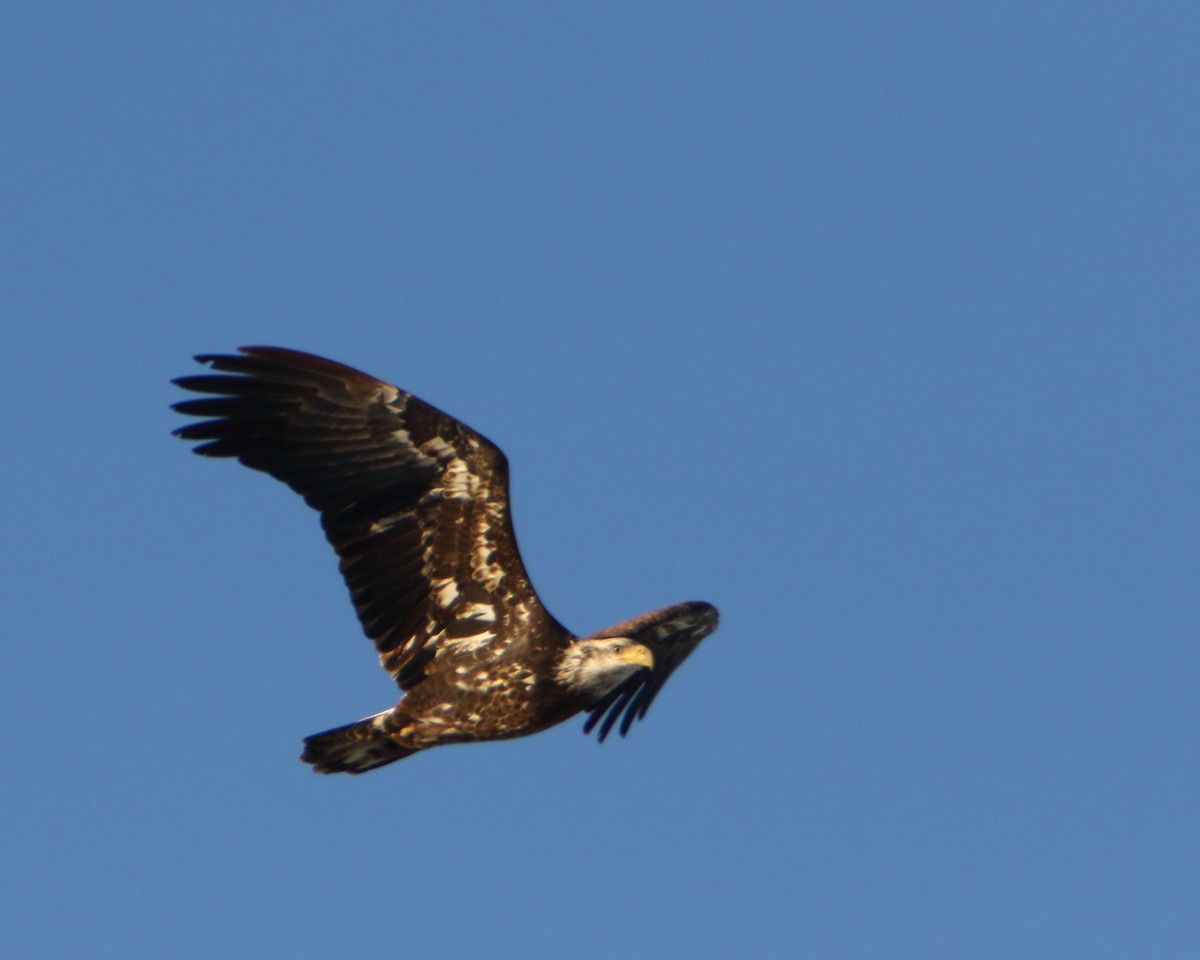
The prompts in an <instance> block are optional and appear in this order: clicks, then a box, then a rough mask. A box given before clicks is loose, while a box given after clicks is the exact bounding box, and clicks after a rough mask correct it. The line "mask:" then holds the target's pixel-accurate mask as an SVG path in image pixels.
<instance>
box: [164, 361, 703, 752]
mask: <svg viewBox="0 0 1200 960" xmlns="http://www.w3.org/2000/svg"><path fill="white" fill-rule="evenodd" d="M239 353H240V354H241V355H240V356H238V355H233V354H206V355H202V356H198V357H196V360H197V361H199V362H200V363H202V364H205V365H207V366H209V367H210V368H211V369H212V370H214V371H217V372H216V373H212V374H205V375H198V376H191V377H181V378H180V379H178V380H176V381H174V382H175V383H176V384H178V385H179V386H181V387H183V388H184V389H185V390H190V391H193V392H196V393H202V394H207V395H208V396H206V397H204V398H202V399H195V400H185V401H183V402H181V403H177V404H175V405H174V409H176V410H178V411H179V412H180V413H185V414H189V415H193V416H200V417H204V418H206V419H204V420H203V421H201V422H198V423H192V424H189V425H188V426H185V427H180V428H179V429H178V430H176V431H175V434H176V435H177V436H180V437H182V438H183V439H185V440H193V441H200V442H199V444H198V445H197V446H196V448H195V452H196V453H198V454H201V455H203V456H208V457H234V458H236V459H237V460H239V461H241V462H242V463H244V464H245V465H246V466H248V467H251V468H253V469H255V470H262V471H264V472H266V473H269V474H270V475H271V476H273V477H275V478H276V479H277V480H281V481H283V482H284V483H286V484H287V485H288V486H289V487H291V488H292V489H293V490H295V491H296V492H297V493H299V494H300V495H301V496H302V497H304V500H305V502H306V503H308V505H309V506H311V507H312V508H313V509H314V510H316V511H318V512H319V513H320V515H321V525H322V527H323V528H324V530H325V536H326V537H327V538H328V540H329V542H330V543H331V544H332V545H333V548H334V550H336V551H337V554H338V557H339V558H340V564H339V566H340V569H341V572H342V576H343V578H344V579H345V581H346V585H347V586H348V587H349V588H350V597H351V600H352V601H353V603H354V608H355V610H356V611H357V613H358V618H359V620H360V622H361V623H362V627H363V630H364V632H365V633H366V635H367V636H368V637H369V638H370V639H371V640H372V641H374V643H375V646H376V649H378V651H379V660H380V663H381V664H382V665H383V668H384V669H385V670H387V671H388V673H390V674H391V675H392V677H393V678H394V679H395V681H396V683H397V684H398V685H399V686H400V689H401V690H402V691H403V694H402V696H401V697H400V700H399V702H398V703H397V704H396V705H395V706H394V707H391V708H389V709H387V710H384V711H382V712H380V713H377V714H375V715H374V716H371V717H367V718H366V719H364V720H359V721H357V722H356V723H351V724H348V725H346V726H343V727H337V728H335V729H333V730H327V731H325V732H324V733H318V734H315V735H313V736H311V737H308V738H306V739H305V741H304V744H305V749H304V753H303V755H302V757H301V759H303V760H304V761H306V762H307V763H310V764H312V765H313V767H314V768H315V769H316V770H317V771H318V772H321V773H343V772H344V773H364V772H366V771H367V770H373V769H375V768H376V767H381V766H383V765H384V764H387V763H391V762H393V761H395V760H400V759H402V758H403V757H407V756H409V755H410V754H413V753H416V752H417V751H418V750H426V749H428V748H430V747H435V746H439V745H441V744H444V743H463V742H468V741H475V740H500V739H506V738H510V737H521V736H525V735H526V734H530V733H536V732H538V731H539V730H544V729H546V728H547V727H550V726H553V725H554V724H556V723H559V722H561V721H563V720H566V719H567V718H569V717H571V716H574V715H575V714H577V713H579V712H581V711H588V712H589V714H590V715H589V717H588V720H587V722H586V723H585V725H584V732H585V733H587V732H589V731H591V730H592V728H593V727H596V726H597V725H598V727H599V730H598V735H599V739H600V740H603V739H604V738H605V737H606V736H607V735H608V733H609V731H610V730H611V729H612V727H613V726H614V725H615V724H619V729H620V732H621V734H622V735H624V734H625V733H627V732H628V730H629V727H630V725H631V724H632V723H633V721H634V720H635V719H640V718H641V717H643V716H645V714H646V710H647V709H648V708H649V707H650V703H651V702H652V701H653V700H654V697H655V696H656V694H657V693H658V691H659V689H660V688H661V687H662V685H663V683H664V682H665V681H666V679H667V677H669V676H670V675H671V673H672V672H673V671H674V670H675V668H676V667H678V666H679V664H680V663H682V662H683V660H684V659H685V658H686V657H687V656H688V654H690V653H691V652H692V650H694V649H695V647H696V645H697V644H698V643H699V642H700V641H701V640H703V639H704V638H705V637H706V636H708V635H709V634H710V633H712V632H713V630H715V629H716V626H717V611H716V608H715V607H713V606H712V605H711V604H707V603H701V602H690V603H677V604H674V605H673V606H669V607H664V608H663V609H661V610H655V611H653V612H651V613H646V614H643V615H642V616H640V617H634V618H633V619H632V620H626V621H623V622H622V623H618V624H616V625H615V626H612V627H609V628H608V629H606V630H601V631H600V632H599V633H596V634H593V635H592V636H590V637H583V638H580V637H576V636H575V635H573V634H572V633H570V632H569V631H567V630H566V629H565V628H564V627H563V626H562V625H561V624H559V623H558V621H556V620H555V619H554V618H553V617H552V616H550V614H549V613H548V612H547V610H546V608H545V607H543V606H542V603H541V601H540V600H539V599H538V596H537V594H536V593H535V592H534V589H533V586H532V585H531V584H530V582H529V577H528V575H527V574H526V572H525V567H524V565H523V564H522V562H521V557H520V554H519V553H518V552H517V544H516V539H515V537H514V535H513V528H512V520H511V518H510V516H509V509H508V463H507V460H506V459H505V457H504V454H503V453H501V452H500V450H499V448H497V447H496V446H495V445H494V444H492V443H491V442H490V441H488V440H487V439H485V438H484V437H482V436H481V435H480V434H478V433H476V432H475V431H474V430H472V429H471V428H470V427H467V426H466V425H464V424H462V423H460V422H458V421H457V420H455V419H454V418H453V417H450V416H448V415H446V414H444V413H442V412H441V411H440V410H437V409H435V408H434V407H431V406H430V405H429V404H427V403H425V402H424V401H422V400H420V399H419V398H417V397H414V396H413V395H412V394H410V393H405V392H404V391H403V390H400V389H398V388H397V387H394V386H391V385H390V384H388V383H385V382H383V381H381V380H376V379H375V378H374V377H371V376H368V375H367V374H365V373H362V372H360V371H358V370H355V369H353V368H351V367H347V366H343V365H342V364H340V363H334V362H333V361H332V360H325V359H323V358H321V357H316V356H313V355H311V354H307V353H301V352H299V351H296V350H285V349H282V348H280V347H242V348H240V349H239Z"/></svg>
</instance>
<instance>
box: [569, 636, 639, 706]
mask: <svg viewBox="0 0 1200 960" xmlns="http://www.w3.org/2000/svg"><path fill="white" fill-rule="evenodd" d="M653 666H654V654H653V653H651V651H650V648H649V647H648V646H646V645H645V644H644V643H638V642H637V641H636V640H630V639H629V638H628V637H601V638H593V639H589V640H576V641H575V642H574V643H572V644H571V645H570V646H568V647H567V649H566V650H564V651H563V653H562V656H561V657H559V659H558V663H557V664H556V665H555V669H554V675H555V678H556V679H557V680H558V682H559V683H561V684H562V685H563V686H564V687H566V688H567V689H569V690H571V691H572V692H574V693H582V694H586V695H587V696H590V697H602V696H604V695H605V694H606V693H608V692H609V691H610V690H612V689H613V687H615V686H616V685H617V684H618V683H620V682H621V681H622V680H624V679H625V678H626V677H627V676H629V675H630V674H631V673H633V672H634V671H635V670H637V669H638V668H639V667H653Z"/></svg>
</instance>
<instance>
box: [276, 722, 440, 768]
mask: <svg viewBox="0 0 1200 960" xmlns="http://www.w3.org/2000/svg"><path fill="white" fill-rule="evenodd" d="M392 713H393V711H392V710H384V711H383V712H382V713H377V714H375V715H374V716H373V717H367V718H366V719H365V720H359V721H358V722H357V723H348V724H346V725H345V726H344V727H334V728H333V729H332V730H325V731H324V732H322V733H314V734H313V735H312V736H311V737H305V738H304V753H302V754H300V759H301V760H303V761H304V762H305V763H311V764H312V765H313V769H314V770H315V771H316V772H317V773H366V772H367V771H368V770H374V769H375V768H376V767H382V766H385V765H386V764H389V763H393V762H395V761H396V760H403V759H404V758H405V757H407V756H408V755H409V754H412V753H416V752H417V751H416V750H414V749H412V748H411V747H402V746H400V744H398V743H396V741H395V740H393V739H392V738H391V737H389V736H388V735H387V731H388V729H392V730H394V729H395V725H394V723H388V720H389V719H390V718H391V716H392Z"/></svg>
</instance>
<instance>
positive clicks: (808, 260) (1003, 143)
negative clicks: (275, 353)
mask: <svg viewBox="0 0 1200 960" xmlns="http://www.w3.org/2000/svg"><path fill="white" fill-rule="evenodd" d="M1198 45H1200V13H1198V12H1197V8H1196V7H1195V5H1193V4H1183V3H1154V2H1151V3H1143V4H1138V5H1133V4H1113V3H1104V2H1088V3H1060V4H1050V5H1047V4H1041V3H1037V4H1035V3H1025V2H1017V3H1009V4H1003V5H999V8H997V7H996V5H980V4H975V5H966V4H942V3H912V4H904V5H883V4H859V3H839V4H822V5H817V4H782V3H780V4H762V3H745V4H738V5H733V4H714V3H687V4H677V3H660V4H653V5H645V4H626V3H610V4H561V3H558V4H549V3H546V4H541V3H539V4H532V3H508V4H484V3H472V4H463V3H457V4H408V3H386V4H385V3H359V4H353V5H350V6H347V5H330V4H310V3H292V4H287V5H286V6H281V5H278V4H263V3H253V2H251V3H245V2H242V3H237V4H231V3H220V2H217V3H213V2H208V3H204V4H170V5H164V4H149V3H142V4H134V3H129V4H104V5H94V4H80V3H61V4H38V5H25V7H24V8H23V9H19V10H15V11H10V13H9V17H8V21H7V24H6V28H5V30H4V31H3V34H2V35H0V77H2V79H3V87H4V89H5V91H6V96H5V97H4V98H3V101H2V103H0V110H2V111H3V112H2V116H0V119H2V121H3V129H4V130H5V131H6V137H5V139H6V142H7V147H6V149H5V150H4V151H3V154H2V156H0V174H2V177H3V184H4V189H3V191H2V193H0V219H2V220H3V223H4V228H3V230H2V231H0V244H2V245H3V249H0V264H2V266H0V271H2V273H3V283H2V294H0V296H2V306H3V316H4V331H5V335H4V337H3V344H4V346H5V347H6V348H7V353H6V358H5V363H4V369H5V375H4V376H3V378H0V391H3V393H2V396H0V399H2V401H3V406H4V410H5V411H6V422H7V429H6V431H5V433H6V439H5V442H6V448H7V451H8V455H7V456H6V457H5V458H4V462H3V467H2V475H3V478H4V489H5V491H6V494H7V496H6V497H5V505H4V507H3V510H2V511H0V534H2V535H3V541H4V543H5V544H6V545H7V548H8V553H9V562H8V564H7V565H6V576H5V577H4V578H3V587H2V588H0V591H2V595H3V606H4V610H5V621H6V623H5V634H6V643H5V644H4V658H5V669H4V670H3V674H2V679H0V683H2V684H3V690H2V696H0V705H2V706H0V711H2V713H0V717H2V719H3V729H4V730H5V733H6V738H5V742H6V754H7V756H6V766H7V769H8V773H7V775H6V777H5V786H4V788H3V790H2V791H0V810H2V811H3V814H4V822H5V824H6V827H7V829H5V831H4V834H3V837H4V838H3V841H2V846H0V862H2V863H3V864H4V866H3V868H2V869H0V877H2V878H3V885H4V887H5V889H4V890H2V891H0V893H2V896H0V931H2V932H0V945H3V946H4V947H5V953H6V954H10V955H12V956H22V957H90V958H107V957H114V958H116V957H120V958H129V957H135V958H138V957H163V956H170V957H177V958H184V960H188V958H201V957H212V956H218V955H219V956H226V957H255V958H258V957H264V956H266V957H272V956H287V957H289V958H293V960H302V958H310V957H311V958H327V957H331V956H355V957H385V956H386V957H394V956H406V957H421V958H441V957H447V958H451V957H462V956H469V955H481V954H485V955H487V956H489V957H495V958H498V960H507V958H510V957H521V958H528V957H537V956H572V957H575V958H579V960H587V958H592V957H596V958H598V957H612V956H628V957H634V958H637V957H657V956H701V957H705V956H713V957H720V956H732V955H735V954H736V955H738V956H750V957H779V956H783V955H789V956H803V957H821V958H860V957H888V958H921V960H926V958H929V957H955V958H1011V957H1022V958H1043V957H1045V958H1050V957H1089V958H1091V960H1097V958H1109V957H1111V958H1118V957H1120V958H1125V957H1131V956H1145V957H1156V958H1175V957H1179V958H1183V957H1193V956H1196V955H1197V952H1198V951H1200V933H1198V932H1197V926H1196V923H1195V910H1196V904H1197V902H1200V831H1198V830H1197V826H1198V824H1197V810H1200V773H1198V772H1197V768H1198V761H1200V751H1198V748H1197V742H1198V734H1200V729H1198V724H1197V712H1196V704H1197V696H1196V690H1197V685H1198V683H1200V652H1198V646H1197V627H1198V623H1200V617H1198V613H1200V610H1198V609H1197V607H1198V604H1197V578H1198V574H1200V549H1198V536H1197V535H1198V533H1200V530H1198V520H1200V509H1198V507H1197V488H1198V485H1200V454H1198V450H1197V443H1196V422H1197V413H1198V406H1200V404H1198V401H1200V390H1198V388H1197V366H1198V361H1200V325H1198V323H1197V317H1198V307H1200V270H1198V269H1197V265H1198V257H1200V187H1198V184H1200V179H1198V178H1197V169H1198V163H1200V113H1198V111H1197V106H1196V104H1197V97H1196V91H1197V81H1198V80H1200V76H1198V73H1200V69H1198V67H1197V62H1198V61H1197V58H1196V50H1197V49H1198ZM247 343H267V344H279V345H284V346H291V347H296V348H300V349H305V350H309V351H313V352H316V353H322V354H325V355H328V356H331V357H333V358H335V359H338V360H341V361H343V362H346V363H350V364H353V365H355V366H358V367H361V368H364V369H366V370H368V371H369V372H371V373H374V374H376V375H378V376H381V377H383V378H385V379H389V380H391V381H393V382H396V383H398V384H400V385H401V386H403V387H405V388H406V389H409V390H412V391H413V392H415V393H417V394H418V395H420V396H422V397H423V398H425V399H427V400H429V401H430V402H432V403H434V404H436V405H437V406H439V407H441V408H443V409H445V410H447V411H448V412H450V413H453V414H455V415H457V416H459V417H460V418H462V419H463V420H465V421H466V422H468V423H469V424H471V425H472V426H474V427H475V428H477V429H478V430H480V431H481V432H483V433H484V434H486V435H487V436H489V437H490V438H492V439H493V440H495V441H496V442H497V443H498V444H500V445H501V446H502V447H503V448H504V449H505V451H506V452H507V453H508V455H509V457H510V460H511V462H512V465H513V483H514V490H513V503H514V513H515V519H516V525H517V532H518V536H519V539H520V543H521V546H522V550H523V553H524V555H525V559H526V562H527V565H528V567H529V569H530V571H531V574H532V577H533V580H534V582H535V584H536V585H537V587H538V589H539V591H540V592H541V594H542V596H543V597H544V598H545V600H546V602H547V605H548V606H549V607H550V608H551V610H552V611H553V612H554V613H555V615H556V616H558V617H559V618H560V619H561V620H563V621H564V622H565V623H566V624H567V625H568V626H570V627H572V628H573V629H575V630H577V631H581V632H583V631H591V630H594V629H598V628H600V627H603V626H606V625H608V624H610V623H613V622H615V621H618V620H620V619H623V618H625V617H628V616H632V615H634V614H636V613H639V612H642V611H643V610H646V609H649V608H652V607H655V606H659V605H662V604H665V603H670V602H674V601H677V600H684V599H705V600H709V601H711V602H713V603H715V604H717V605H718V606H719V607H720V608H721V611H722V615H723V622H722V627H721V629H720V630H719V632H718V633H717V634H715V635H714V636H713V637H712V638H711V639H710V640H708V641H706V643H705V644H704V645H703V646H702V647H701V649H700V650H699V651H698V652H697V654H696V655H695V656H694V657H693V658H692V659H691V660H689V661H688V663H687V664H686V665H685V666H684V667H683V668H682V669H681V670H680V671H679V673H678V674H676V676H675V677H674V678H672V680H671V682H670V684H669V685H668V686H667V687H666V689H665V690H664V692H663V694H662V695H661V696H660V697H659V699H658V701H657V702H656V703H655V706H654V709H653V710H652V711H651V714H650V716H649V717H648V718H647V720H646V722H644V723H642V724H640V725H639V726H638V727H637V729H636V730H635V731H633V733H632V734H631V735H630V736H629V738H628V739H627V740H625V741H615V742H614V741H613V740H610V741H609V742H608V743H606V744H605V745H603V746H602V747H598V746H596V744H595V743H594V742H593V741H591V740H589V739H585V738H584V737H582V736H581V735H580V733H579V724H578V723H571V724H568V725H564V726H563V727H560V728H557V729H555V730H553V731H550V732H547V733H544V734H541V735H539V736H537V737H534V738H529V739H526V740H521V741H513V742H509V743H503V744H490V745H484V746H465V747H455V748H447V749H444V750H437V751H433V752H431V753H429V754H426V755H422V756H417V757H414V758H412V759H410V760H406V761H404V762H402V763H400V764H397V765H394V766H392V767H389V768H386V769H384V770H381V771H379V772H376V773H373V774H370V775H368V776H365V777H360V778H333V777H329V778H322V777H317V776H314V775H313V774H312V773H310V772H309V770H308V768H307V767H305V766H303V765H302V764H300V763H298V762H297V760H296V755H297V754H298V752H299V747H300V739H301V738H302V737H303V736H304V735H306V734H309V733H312V732H315V731H318V730H322V729H325V728H327V727H329V726H333V725H335V724H338V723H343V722H348V721H351V720H354V719H356V718H358V717H360V716H363V715H365V714H367V713H370V712H373V711H375V710H378V709H382V708H383V707H385V706H387V705H388V704H390V703H391V702H392V700H393V699H394V696H395V690H394V688H393V687H392V686H391V684H390V681H389V680H388V678H387V677H386V675H384V674H383V673H382V672H381V671H379V670H378V669H377V667H376V666H375V662H374V655H373V651H372V650H371V648H370V645H369V644H368V642H367V641H366V640H364V639H363V638H362V637H361V635H360V633H359V630H358V626H357V624H356V622H355V620H354V618H353V615H352V612H351V609H350V606H349V604H348V603H347V601H346V597H345V595H344V589H343V587H342V585H341V583H340V581H339V580H338V578H337V576H336V573H335V564H334V560H333V557H332V555H331V553H330V551H329V549H328V547H327V546H326V545H325V544H324V542H323V539H322V538H321V536H320V533H319V530H318V527H317V523H316V518H315V516H313V515H311V514H310V513H309V512H308V511H307V509H306V508H305V507H304V505H303V504H302V503H301V502H300V501H299V500H298V499H297V498H296V497H294V496H293V495H292V494H290V493H289V492H288V491H287V490H286V489H284V488H283V487H282V486H280V485H278V484H275V483H273V482H272V481H270V480H268V479H267V478H265V477H263V476H261V475H256V474H253V473H251V472H250V471H247V470H244V469H242V468H240V467H238V466H236V465H234V464H230V463H227V462H211V461H202V460H200V459H198V458H195V457H193V456H191V455H190V454H189V453H188V451H187V447H186V446H185V445H184V444H182V443H180V442H179V441H177V440H174V439H172V438H171V437H170V436H169V431H170V430H171V429H172V428H173V427H175V426H178V425H179V421H180V418H179V417H177V416H175V415H174V414H172V413H171V412H170V411H169V410H168V404H169V403H171V402H172V401H174V400H176V399H179V397H178V395H177V391H175V390H174V388H172V387H171V386H170V385H169V383H168V381H169V379H170V378H172V377H175V376H180V375H182V374H186V373H189V372H193V370H194V369H195V368H194V364H192V363H191V361H190V359H189V358H190V356H191V355H192V354H195V353H200V352H212V351H224V350H229V349H232V348H234V347H236V346H238V345H241V344H247Z"/></svg>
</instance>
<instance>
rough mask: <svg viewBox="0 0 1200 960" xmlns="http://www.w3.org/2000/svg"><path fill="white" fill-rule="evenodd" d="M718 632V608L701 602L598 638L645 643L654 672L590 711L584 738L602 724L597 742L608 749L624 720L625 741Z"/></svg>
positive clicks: (639, 675)
mask: <svg viewBox="0 0 1200 960" xmlns="http://www.w3.org/2000/svg"><path fill="white" fill-rule="evenodd" d="M716 629H717V608H716V607H714V606H713V605H712V604H710V603H703V602H701V601H698V600H697V601H693V602H691V603H676V604H673V605H672V606H669V607H663V608H662V609H661V610H654V611H652V612H650V613H643V614H642V615H641V616H640V617H634V618H633V619H632V620H626V621H624V622H623V623H618V624H616V625H615V626H611V627H609V628H608V629H606V630H601V631H600V632H599V633H597V634H594V636H595V637H596V638H600V637H629V638H630V639H632V640H636V641H637V642H638V643H644V644H645V645H646V646H648V647H649V648H650V649H651V650H652V651H653V653H654V666H653V667H650V668H649V669H641V670H637V671H635V672H634V673H632V674H631V675H630V676H628V677H626V678H625V679H624V680H623V681H622V682H621V683H620V684H618V686H617V687H616V688H615V689H614V690H612V691H610V692H609V693H608V695H607V696H605V697H604V698H603V699H602V700H600V701H599V702H598V703H597V704H596V705H595V706H594V707H591V708H590V710H589V711H588V712H589V714H590V716H589V717H588V719H587V722H586V723H584V725H583V732H584V733H590V732H591V731H592V728H593V727H594V726H596V724H600V732H599V734H598V738H599V740H600V742H601V743H603V742H604V738H605V737H607V736H608V732H609V731H610V730H611V729H612V728H613V724H615V723H616V722H617V718H618V717H620V718H621V736H625V734H627V733H628V732H629V728H630V727H631V726H632V725H633V721H634V720H641V719H642V717H644V716H645V715H646V711H647V710H649V709H650V704H651V703H653V702H654V698H655V697H656V696H657V695H658V691H659V690H661V689H662V685H663V684H664V683H666V682H667V677H669V676H670V675H671V674H672V673H674V672H675V668H676V667H678V666H679V665H680V664H681V663H683V661H684V660H686V659H687V657H688V654H690V653H691V652H692V651H693V650H695V649H696V647H697V645H698V644H699V643H700V641H701V640H703V639H704V638H705V637H707V636H708V635H709V634H710V633H712V632H713V631H714V630H716ZM622 713H623V714H624V716H623V717H622V716H621V715H622Z"/></svg>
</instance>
